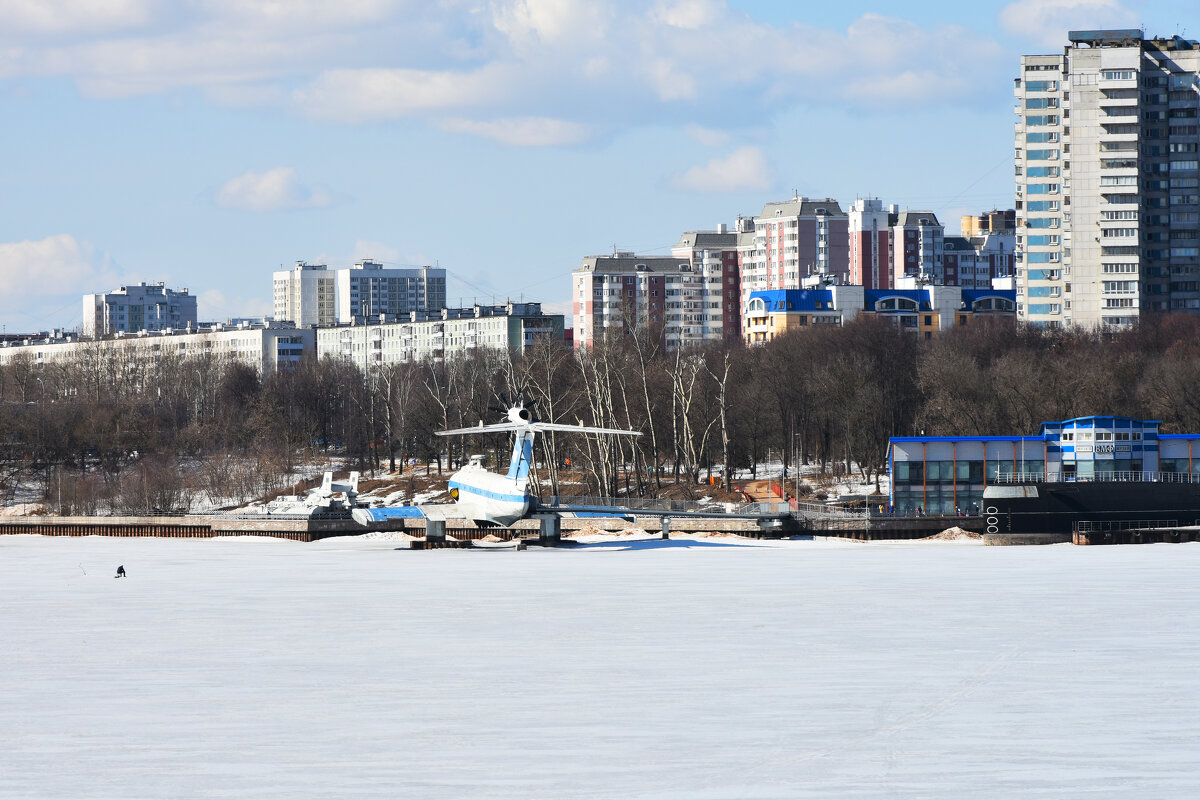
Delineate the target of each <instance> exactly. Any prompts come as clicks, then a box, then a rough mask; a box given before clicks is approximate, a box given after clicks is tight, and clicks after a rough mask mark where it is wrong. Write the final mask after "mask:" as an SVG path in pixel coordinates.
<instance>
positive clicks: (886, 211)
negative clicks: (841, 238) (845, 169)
mask: <svg viewBox="0 0 1200 800" xmlns="http://www.w3.org/2000/svg"><path fill="white" fill-rule="evenodd" d="M895 213H896V207H895V206H889V207H888V208H884V207H883V202H882V201H881V200H879V199H878V198H875V197H867V198H861V197H860V198H859V199H857V200H855V201H854V204H853V205H852V206H850V211H849V214H848V220H849V230H848V235H849V245H850V252H849V259H850V283H851V284H854V285H855V286H862V287H864V288H866V289H887V288H889V287H891V285H892V248H891V238H892V231H891V227H892V219H893V218H894V216H895Z"/></svg>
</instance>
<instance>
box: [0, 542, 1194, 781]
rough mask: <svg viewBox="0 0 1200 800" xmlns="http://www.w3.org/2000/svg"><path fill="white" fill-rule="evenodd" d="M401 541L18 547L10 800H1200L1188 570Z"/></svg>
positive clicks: (809, 548)
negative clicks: (120, 569)
mask: <svg viewBox="0 0 1200 800" xmlns="http://www.w3.org/2000/svg"><path fill="white" fill-rule="evenodd" d="M398 546H402V544H400V543H398V541H397V540H395V539H391V538H382V537H355V538H347V539H331V540H325V541H322V542H318V543H313V544H302V543H296V542H288V541H277V540H269V539H244V538H233V539H216V540H169V539H115V538H114V539H103V538H95V537H89V538H82V539H67V538H61V539H54V538H41V537H34V536H0V642H2V643H3V646H2V648H0V688H2V695H0V698H2V700H0V797H3V798H165V797H170V798H221V797H237V798H244V797H277V798H332V797H378V798H395V797H414V798H468V797H469V798H529V797H539V798H635V797H636V798H687V799H688V800H693V799H699V798H704V799H706V800H707V799H709V798H818V797H821V798H826V797H838V798H841V797H846V798H849V797H854V798H885V797H886V798H892V797H922V798H962V797H972V798H981V797H983V798H1014V797H1022V798H1029V797H1046V798H1061V797H1113V798H1117V797H1120V798H1130V797H1155V798H1192V797H1196V796H1197V795H1198V794H1200V759H1197V758H1196V752H1197V742H1198V741H1200V682H1198V681H1197V679H1196V670H1197V664H1198V663H1200V624H1198V623H1200V608H1198V604H1197V603H1196V600H1195V595H1196V575H1197V570H1198V568H1200V547H1198V546H1194V545H1148V546H1139V547H1114V548H1104V547H1093V548H1086V547H1072V546H1070V545H1064V546H1051V547H1027V548H1000V547H983V546H968V545H962V544H959V543H938V542H923V543H888V544H862V543H824V542H819V541H817V542H811V541H810V542H782V543H773V544H762V543H758V542H742V541H739V540H731V539H718V538H713V539H673V540H670V541H662V540H656V539H649V538H647V539H631V538H630V537H622V538H610V539H609V540H606V541H596V542H593V543H590V544H586V545H582V546H579V547H576V548H571V549H565V548H564V549H561V550H553V551H551V550H540V549H537V548H533V549H530V550H527V551H524V552H519V551H516V550H514V549H512V548H504V549H491V550H480V551H462V550H446V551H432V552H428V551H426V552H414V551H409V550H400V549H397V547H398ZM120 564H123V565H124V566H125V568H126V570H127V572H128V577H127V578H124V579H119V580H118V579H114V578H113V575H114V574H115V570H116V568H117V566H118V565H120Z"/></svg>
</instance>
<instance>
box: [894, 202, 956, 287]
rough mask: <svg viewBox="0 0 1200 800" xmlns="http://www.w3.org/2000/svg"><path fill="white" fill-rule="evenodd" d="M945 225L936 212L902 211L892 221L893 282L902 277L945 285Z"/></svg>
mask: <svg viewBox="0 0 1200 800" xmlns="http://www.w3.org/2000/svg"><path fill="white" fill-rule="evenodd" d="M944 240H945V228H944V227H943V226H942V223H940V222H938V218H937V215H936V214H934V213H933V212H932V211H900V212H897V213H896V215H895V220H894V221H893V222H892V285H893V286H894V285H896V281H898V280H899V279H900V278H916V279H917V281H918V282H919V283H931V284H937V285H944V284H946V283H948V282H949V281H947V280H946V271H945V264H944V261H943V259H942V255H943V243H944Z"/></svg>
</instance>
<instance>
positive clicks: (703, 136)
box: [683, 125, 730, 147]
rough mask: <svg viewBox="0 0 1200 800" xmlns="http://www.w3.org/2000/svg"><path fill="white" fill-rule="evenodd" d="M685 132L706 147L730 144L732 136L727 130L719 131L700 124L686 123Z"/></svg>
mask: <svg viewBox="0 0 1200 800" xmlns="http://www.w3.org/2000/svg"><path fill="white" fill-rule="evenodd" d="M683 132H684V133H686V134H687V135H688V136H689V137H691V138H692V139H694V140H695V141H697V142H699V143H700V144H702V145H704V146H705V147H724V146H725V145H727V144H729V139H730V136H729V134H728V133H726V132H725V131H717V130H713V129H712V128H705V127H702V126H700V125H686V126H684V129H683Z"/></svg>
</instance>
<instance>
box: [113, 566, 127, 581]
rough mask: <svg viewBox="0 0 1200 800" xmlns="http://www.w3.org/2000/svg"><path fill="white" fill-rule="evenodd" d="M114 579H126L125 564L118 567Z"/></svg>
mask: <svg viewBox="0 0 1200 800" xmlns="http://www.w3.org/2000/svg"><path fill="white" fill-rule="evenodd" d="M113 577H114V578H124V577H125V565H124V564H122V565H121V566H119V567H117V574H116V575H113Z"/></svg>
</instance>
